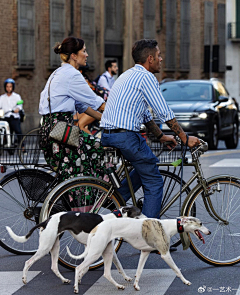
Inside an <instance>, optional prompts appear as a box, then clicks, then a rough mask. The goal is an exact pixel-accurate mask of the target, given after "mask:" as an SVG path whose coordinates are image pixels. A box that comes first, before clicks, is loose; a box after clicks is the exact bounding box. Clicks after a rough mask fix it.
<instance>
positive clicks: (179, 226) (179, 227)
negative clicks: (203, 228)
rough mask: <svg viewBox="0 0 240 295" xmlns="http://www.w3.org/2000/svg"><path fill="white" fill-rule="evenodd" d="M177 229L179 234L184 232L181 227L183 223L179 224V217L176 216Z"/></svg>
mask: <svg viewBox="0 0 240 295" xmlns="http://www.w3.org/2000/svg"><path fill="white" fill-rule="evenodd" d="M177 230H178V232H179V233H180V234H181V233H183V232H184V228H183V225H182V224H181V219H180V218H177Z"/></svg>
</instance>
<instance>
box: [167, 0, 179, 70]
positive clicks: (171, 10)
mask: <svg viewBox="0 0 240 295" xmlns="http://www.w3.org/2000/svg"><path fill="white" fill-rule="evenodd" d="M176 13H177V6H176V0H168V1H167V12H166V58H165V59H166V68H167V70H175V68H176Z"/></svg>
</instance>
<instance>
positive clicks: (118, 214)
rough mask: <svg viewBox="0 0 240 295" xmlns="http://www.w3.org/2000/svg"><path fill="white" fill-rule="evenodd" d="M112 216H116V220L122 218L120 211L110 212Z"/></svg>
mask: <svg viewBox="0 0 240 295" xmlns="http://www.w3.org/2000/svg"><path fill="white" fill-rule="evenodd" d="M112 213H113V214H114V215H116V217H117V218H119V217H122V213H121V211H120V210H117V209H116V210H113V212H112Z"/></svg>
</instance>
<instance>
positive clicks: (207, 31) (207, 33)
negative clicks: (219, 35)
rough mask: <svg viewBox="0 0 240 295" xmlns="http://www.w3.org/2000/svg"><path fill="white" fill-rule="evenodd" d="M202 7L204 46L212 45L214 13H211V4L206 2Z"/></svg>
mask: <svg viewBox="0 0 240 295" xmlns="http://www.w3.org/2000/svg"><path fill="white" fill-rule="evenodd" d="M204 4H205V6H204V45H211V44H213V40H214V38H213V37H214V32H213V31H214V30H213V29H214V28H213V22H214V11H213V3H212V2H209V1H206V2H205V3H204Z"/></svg>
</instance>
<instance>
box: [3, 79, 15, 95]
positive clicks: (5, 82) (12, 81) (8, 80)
mask: <svg viewBox="0 0 240 295" xmlns="http://www.w3.org/2000/svg"><path fill="white" fill-rule="evenodd" d="M7 83H12V86H13V89H12V91H14V88H15V81H14V80H13V79H11V78H8V79H6V80H5V81H4V84H3V85H4V90H5V92H7V91H6V85H7Z"/></svg>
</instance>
